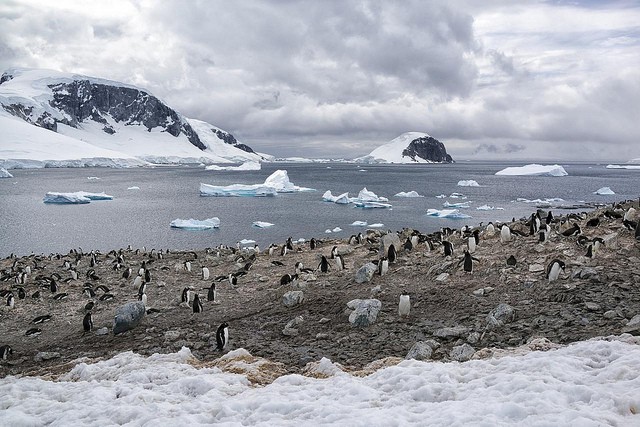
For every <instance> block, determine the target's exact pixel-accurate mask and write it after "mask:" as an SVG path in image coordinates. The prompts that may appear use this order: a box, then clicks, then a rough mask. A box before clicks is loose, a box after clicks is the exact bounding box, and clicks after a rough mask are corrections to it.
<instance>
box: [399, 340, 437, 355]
mask: <svg viewBox="0 0 640 427" xmlns="http://www.w3.org/2000/svg"><path fill="white" fill-rule="evenodd" d="M439 346H440V344H439V343H438V342H437V341H434V340H428V341H418V342H416V343H415V344H414V345H413V346H412V347H411V349H410V350H409V352H408V353H407V355H406V357H405V359H407V360H408V359H415V360H429V359H431V355H432V354H433V350H435V349H436V348H438V347H439Z"/></svg>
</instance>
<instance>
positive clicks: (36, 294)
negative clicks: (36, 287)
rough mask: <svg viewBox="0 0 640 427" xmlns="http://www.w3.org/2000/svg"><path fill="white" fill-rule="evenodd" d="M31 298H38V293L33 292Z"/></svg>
mask: <svg viewBox="0 0 640 427" xmlns="http://www.w3.org/2000/svg"><path fill="white" fill-rule="evenodd" d="M31 298H32V299H38V298H40V291H35V292H34V293H33V294H31Z"/></svg>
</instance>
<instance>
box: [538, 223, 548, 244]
mask: <svg viewBox="0 0 640 427" xmlns="http://www.w3.org/2000/svg"><path fill="white" fill-rule="evenodd" d="M547 231H548V227H547V226H546V225H545V226H544V227H542V228H540V231H538V242H540V243H544V242H546V241H547Z"/></svg>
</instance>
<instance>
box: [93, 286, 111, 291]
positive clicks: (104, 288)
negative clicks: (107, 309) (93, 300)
mask: <svg viewBox="0 0 640 427" xmlns="http://www.w3.org/2000/svg"><path fill="white" fill-rule="evenodd" d="M96 291H101V292H104V293H107V292H109V288H107V287H106V286H105V285H100V286H97V287H96Z"/></svg>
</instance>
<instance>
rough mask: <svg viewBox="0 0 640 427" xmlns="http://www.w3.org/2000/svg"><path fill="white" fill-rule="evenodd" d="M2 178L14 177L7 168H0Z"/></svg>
mask: <svg viewBox="0 0 640 427" xmlns="http://www.w3.org/2000/svg"><path fill="white" fill-rule="evenodd" d="M0 178H13V175H11V174H10V173H9V171H8V170H6V169H5V168H0Z"/></svg>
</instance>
